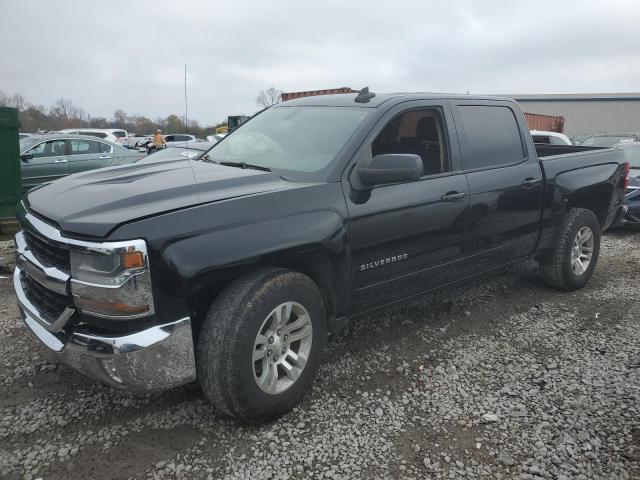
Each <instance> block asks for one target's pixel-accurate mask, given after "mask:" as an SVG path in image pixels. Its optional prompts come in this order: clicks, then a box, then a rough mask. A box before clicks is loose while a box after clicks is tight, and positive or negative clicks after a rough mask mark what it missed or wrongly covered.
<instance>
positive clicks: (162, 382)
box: [13, 267, 196, 392]
mask: <svg viewBox="0 0 640 480" xmlns="http://www.w3.org/2000/svg"><path fill="white" fill-rule="evenodd" d="M21 272H22V271H21V269H20V267H16V270H15V273H14V276H13V285H14V288H15V290H16V295H17V297H18V304H19V307H20V313H21V314H22V318H23V320H24V323H25V324H26V326H27V327H28V328H29V330H31V332H33V334H34V335H35V336H36V337H37V338H38V339H39V340H40V341H41V342H42V343H43V344H44V345H46V346H47V347H48V349H49V350H51V351H52V352H53V354H54V356H56V357H57V358H58V360H60V361H61V362H62V363H66V364H67V365H69V366H71V367H73V368H75V369H76V370H79V371H80V372H82V373H84V374H86V375H88V376H90V377H93V378H96V379H98V380H102V381H103V382H105V383H107V384H109V385H111V386H113V387H116V388H119V389H123V390H131V391H137V392H150V391H158V390H165V389H167V388H171V387H175V386H178V385H182V384H184V383H188V382H191V381H193V380H195V378H196V369H195V356H194V350H193V336H192V333H191V319H190V318H189V317H186V318H183V319H180V320H177V321H175V322H171V323H165V324H163V325H157V326H153V327H150V328H147V329H145V330H142V331H139V332H134V333H129V334H126V335H122V336H111V335H109V336H105V335H96V334H93V333H91V332H88V331H83V330H79V329H78V330H76V331H73V332H71V333H70V334H69V335H63V334H60V333H57V334H56V333H53V332H51V331H50V329H49V328H45V325H47V326H48V325H49V322H47V320H46V319H45V318H44V317H43V316H42V315H41V314H40V312H39V311H38V309H37V308H36V307H35V306H34V305H33V304H32V303H31V302H30V301H29V299H28V298H27V296H26V294H25V292H24V290H23V287H22V283H21V281H20V275H21Z"/></svg>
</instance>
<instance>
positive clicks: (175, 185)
mask: <svg viewBox="0 0 640 480" xmlns="http://www.w3.org/2000/svg"><path fill="white" fill-rule="evenodd" d="M294 186H295V184H293V183H291V182H287V181H285V180H283V179H282V178H281V177H279V176H278V175H276V174H274V173H270V172H264V171H259V170H250V169H242V168H236V167H227V166H223V165H217V164H213V163H206V162H202V161H192V160H185V159H180V160H168V161H162V162H151V163H141V164H130V165H122V166H118V167H112V168H105V169H100V170H93V171H88V172H83V173H78V174H74V175H70V176H68V177H64V178H61V179H60V180H57V181H55V182H53V183H49V184H46V185H43V186H41V187H38V188H35V189H34V190H31V191H30V192H28V193H27V194H26V197H25V203H26V205H27V208H28V209H29V210H31V211H33V212H35V213H36V214H39V215H40V216H42V217H44V218H46V219H49V220H50V221H52V222H54V223H56V224H57V225H58V226H59V227H60V229H62V230H63V231H64V232H69V233H74V234H80V235H83V236H92V237H104V236H106V235H107V234H108V233H109V232H110V231H112V230H113V229H114V228H116V227H117V226H118V225H121V224H124V223H127V222H130V221H132V220H135V219H138V218H142V217H149V216H153V215H158V214H161V213H164V212H167V211H172V210H179V209H182V208H187V207H192V206H195V205H199V204H204V203H211V202H218V201H221V200H228V199H232V198H236V197H242V196H246V195H254V194H258V193H264V192H269V191H274V190H281V189H286V188H293V187H294Z"/></svg>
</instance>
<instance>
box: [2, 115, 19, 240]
mask: <svg viewBox="0 0 640 480" xmlns="http://www.w3.org/2000/svg"><path fill="white" fill-rule="evenodd" d="M19 128H20V122H19V121H18V110H16V109H15V108H9V107H0V237H2V234H3V233H4V234H5V235H6V234H10V231H11V230H13V229H14V228H15V211H16V204H17V203H18V200H19V199H20V193H21V191H20V190H21V188H20V185H21V177H20V142H19V137H18V129H19Z"/></svg>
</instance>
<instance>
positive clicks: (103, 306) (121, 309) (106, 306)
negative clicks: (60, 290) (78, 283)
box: [76, 297, 149, 316]
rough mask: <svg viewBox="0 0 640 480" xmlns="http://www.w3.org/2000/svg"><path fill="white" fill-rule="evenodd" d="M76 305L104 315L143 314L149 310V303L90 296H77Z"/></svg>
mask: <svg viewBox="0 0 640 480" xmlns="http://www.w3.org/2000/svg"><path fill="white" fill-rule="evenodd" d="M76 305H77V306H78V307H79V308H81V309H83V310H87V311H88V312H89V313H90V312H100V313H101V314H103V315H113V316H119V315H141V314H143V313H147V312H148V311H149V305H127V304H126V303H121V302H117V303H112V302H105V301H101V300H93V299H90V298H84V297H76Z"/></svg>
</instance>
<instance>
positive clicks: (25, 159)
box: [20, 153, 33, 162]
mask: <svg viewBox="0 0 640 480" xmlns="http://www.w3.org/2000/svg"><path fill="white" fill-rule="evenodd" d="M32 158H33V154H32V153H25V154H24V155H20V160H22V161H23V162H28V161H29V160H31V159H32Z"/></svg>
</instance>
